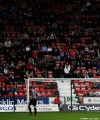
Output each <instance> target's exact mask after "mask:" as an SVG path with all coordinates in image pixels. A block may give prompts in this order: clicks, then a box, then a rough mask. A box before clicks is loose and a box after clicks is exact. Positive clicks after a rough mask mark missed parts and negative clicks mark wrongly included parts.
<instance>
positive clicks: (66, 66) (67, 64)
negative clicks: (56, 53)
mask: <svg viewBox="0 0 100 120" xmlns="http://www.w3.org/2000/svg"><path fill="white" fill-rule="evenodd" d="M64 73H65V77H66V78H69V75H70V64H69V63H68V62H66V63H65V66H64Z"/></svg>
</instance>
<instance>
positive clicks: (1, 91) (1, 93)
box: [0, 84, 3, 97]
mask: <svg viewBox="0 0 100 120" xmlns="http://www.w3.org/2000/svg"><path fill="white" fill-rule="evenodd" d="M2 95H3V90H2V86H1V84H0V97H2Z"/></svg>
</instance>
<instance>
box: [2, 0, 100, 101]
mask: <svg viewBox="0 0 100 120" xmlns="http://www.w3.org/2000/svg"><path fill="white" fill-rule="evenodd" d="M99 11H100V2H99V0H91V1H90V2H87V1H84V0H81V1H80V0H61V1H60V0H59V1H57V0H39V1H38V0H34V1H32V0H31V1H30V0H24V1H23V0H7V1H5V0H0V84H1V86H4V87H3V88H4V89H5V90H6V87H5V86H6V85H9V84H11V85H13V84H14V83H16V84H17V87H18V91H19V92H20V94H19V95H22V94H21V93H26V92H25V91H26V90H25V79H27V78H29V77H30V78H39V77H45V78H46V77H49V78H53V77H54V78H66V77H70V78H81V77H82V78H87V77H90V78H99V77H100V42H99V41H100V22H99V20H100V16H99ZM65 63H68V64H69V65H70V70H69V72H67V73H65V72H64V68H65ZM90 83H91V82H90V81H87V82H86V81H83V82H82V83H78V82H77V81H75V82H74V83H73V85H74V87H75V90H76V94H77V95H79V96H83V95H84V94H83V92H80V91H84V92H86V90H85V88H86V87H87V86H88V89H91V87H90ZM21 84H23V86H24V88H23V86H21ZM34 85H35V84H34ZM80 89H81V90H80ZM37 90H38V89H37ZM5 93H6V92H5ZM25 95H26V94H25ZM41 95H42V94H40V96H41ZM16 96H17V95H16ZM42 96H45V94H44V95H42ZM48 96H49V95H48ZM50 96H51V95H50ZM79 99H80V100H81V97H80V98H79Z"/></svg>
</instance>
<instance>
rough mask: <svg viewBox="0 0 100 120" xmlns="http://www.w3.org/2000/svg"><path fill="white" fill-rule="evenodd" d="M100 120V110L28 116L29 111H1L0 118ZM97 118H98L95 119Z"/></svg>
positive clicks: (16, 119) (43, 113) (19, 119)
mask: <svg viewBox="0 0 100 120" xmlns="http://www.w3.org/2000/svg"><path fill="white" fill-rule="evenodd" d="M81 118H83V119H84V118H88V119H84V120H100V113H99V112H39V113H37V116H33V115H32V116H28V113H27V112H21V113H19V112H16V113H14V112H13V113H12V112H1V113H0V120H83V119H81ZM95 118H96V119H95Z"/></svg>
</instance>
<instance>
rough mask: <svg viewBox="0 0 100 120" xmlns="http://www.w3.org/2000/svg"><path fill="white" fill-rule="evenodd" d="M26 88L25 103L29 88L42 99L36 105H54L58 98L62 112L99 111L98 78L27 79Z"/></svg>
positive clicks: (99, 85) (99, 80) (99, 81)
mask: <svg viewBox="0 0 100 120" xmlns="http://www.w3.org/2000/svg"><path fill="white" fill-rule="evenodd" d="M26 86H27V103H28V102H29V87H30V86H31V87H34V88H35V89H36V91H37V94H38V98H41V99H43V98H44V99H43V101H42V102H41V100H40V101H38V104H42V105H43V104H54V102H53V100H54V98H55V97H56V96H59V98H60V99H61V104H60V108H61V110H63V111H100V78H28V80H26ZM46 98H49V99H48V100H47V99H46Z"/></svg>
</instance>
